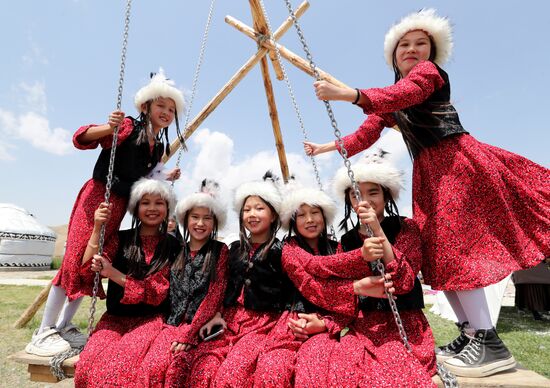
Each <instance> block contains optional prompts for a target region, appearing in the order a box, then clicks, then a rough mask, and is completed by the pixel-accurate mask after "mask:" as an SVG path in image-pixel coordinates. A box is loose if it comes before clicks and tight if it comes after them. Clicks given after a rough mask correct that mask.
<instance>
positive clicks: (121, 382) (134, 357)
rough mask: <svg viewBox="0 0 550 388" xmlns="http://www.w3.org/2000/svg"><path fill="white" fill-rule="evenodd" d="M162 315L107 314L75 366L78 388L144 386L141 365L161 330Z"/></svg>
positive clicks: (76, 385)
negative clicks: (141, 379)
mask: <svg viewBox="0 0 550 388" xmlns="http://www.w3.org/2000/svg"><path fill="white" fill-rule="evenodd" d="M162 325H163V322H162V316H161V315H155V316H151V317H144V318H139V317H119V316H114V315H110V314H108V313H105V314H104V315H103V316H102V317H101V320H100V321H99V322H98V324H97V327H96V329H95V330H94V333H93V334H92V336H91V337H90V339H89V340H88V343H87V344H86V346H85V347H84V350H83V351H82V353H80V359H79V361H78V363H77V364H76V371H75V378H74V381H75V387H76V388H79V387H82V388H85V387H88V388H89V387H113V386H114V387H141V386H142V385H141V383H140V381H139V375H140V373H141V369H140V364H141V362H142V360H143V359H144V357H145V354H146V353H147V351H148V349H149V347H150V346H151V344H152V343H153V341H154V340H155V338H156V336H157V335H158V333H160V331H161V329H162Z"/></svg>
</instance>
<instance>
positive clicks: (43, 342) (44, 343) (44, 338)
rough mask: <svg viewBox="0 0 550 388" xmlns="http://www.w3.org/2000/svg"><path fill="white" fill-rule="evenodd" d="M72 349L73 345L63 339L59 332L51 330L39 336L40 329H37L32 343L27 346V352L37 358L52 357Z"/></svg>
mask: <svg viewBox="0 0 550 388" xmlns="http://www.w3.org/2000/svg"><path fill="white" fill-rule="evenodd" d="M70 348H71V345H70V344H69V343H68V342H67V341H65V340H64V339H63V338H61V336H60V335H59V332H58V331H57V330H55V329H53V328H49V329H46V330H44V331H43V332H42V333H40V334H38V329H36V330H35V331H34V334H33V336H32V340H31V342H29V343H28V344H27V346H25V352H27V353H29V354H35V355H37V356H45V357H50V356H54V355H56V354H58V353H62V352H64V351H66V350H69V349H70Z"/></svg>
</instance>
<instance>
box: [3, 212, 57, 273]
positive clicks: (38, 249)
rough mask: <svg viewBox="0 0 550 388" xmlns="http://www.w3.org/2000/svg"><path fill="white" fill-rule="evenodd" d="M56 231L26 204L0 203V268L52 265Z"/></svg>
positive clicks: (37, 267)
mask: <svg viewBox="0 0 550 388" xmlns="http://www.w3.org/2000/svg"><path fill="white" fill-rule="evenodd" d="M55 240H56V234H55V232H54V231H53V230H51V229H50V228H48V227H47V226H44V225H42V224H41V223H40V222H39V221H38V220H37V219H36V218H35V217H34V216H33V215H32V214H31V213H29V212H28V211H26V210H25V209H23V208H20V207H18V206H15V205H12V204H9V203H0V270H2V269H18V268H19V269H24V268H28V269H49V268H50V265H51V263H52V254H53V252H54V248H55Z"/></svg>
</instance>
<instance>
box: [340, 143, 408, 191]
mask: <svg viewBox="0 0 550 388" xmlns="http://www.w3.org/2000/svg"><path fill="white" fill-rule="evenodd" d="M385 154H387V152H385V151H383V150H379V152H378V153H376V154H367V155H366V156H365V157H364V158H363V159H362V160H361V161H359V162H357V163H355V164H354V165H353V166H352V167H351V169H352V171H353V175H354V178H355V181H356V182H357V183H359V182H372V183H378V184H379V185H380V186H384V187H385V188H387V189H388V190H389V191H390V193H391V196H392V198H393V200H394V201H397V199H398V198H399V192H400V191H401V189H402V188H403V171H401V170H398V169H397V168H395V166H393V165H392V164H391V163H390V162H389V161H388V160H387V159H386V158H384V155H385ZM332 187H333V189H334V193H335V194H336V196H337V197H338V198H340V199H341V200H343V201H345V196H346V190H347V189H348V188H350V187H351V181H350V179H349V176H348V170H347V169H346V168H345V167H343V168H341V169H339V170H338V172H337V173H336V175H335V177H334V181H333V184H332Z"/></svg>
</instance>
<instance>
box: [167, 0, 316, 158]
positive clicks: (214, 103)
mask: <svg viewBox="0 0 550 388" xmlns="http://www.w3.org/2000/svg"><path fill="white" fill-rule="evenodd" d="M308 6H309V4H308V3H307V2H304V3H302V4H301V5H300V7H298V8H297V9H296V12H295V14H296V17H297V18H299V17H300V16H302V15H303V14H304V12H305V10H306V9H307V8H308ZM290 27H292V18H291V17H290V16H289V17H288V18H287V19H286V20H285V21H284V23H283V24H281V26H280V27H279V28H278V29H277V31H275V33H274V34H273V37H274V38H275V40H277V39H279V38H280V37H281V36H283V35H284V34H285V33H286V32H287V31H288V30H289V29H290ZM267 51H268V49H266V48H260V49H259V50H258V52H257V53H256V54H254V55H253V56H252V57H251V58H250V59H249V60H248V61H247V62H246V63H245V64H244V65H243V66H242V67H241V68H240V69H239V70H238V71H237V72H236V73H235V74H234V75H233V77H231V79H230V80H229V81H228V82H227V83H226V84H225V85H224V86H223V87H222V88H221V90H220V91H219V92H218V93H217V94H216V95H215V96H214V98H212V100H210V101H209V102H208V103H207V104H206V105H205V106H204V108H203V109H202V110H201V111H200V112H199V114H198V115H197V116H195V118H194V119H193V120H192V121H191V122H190V123H189V125H188V127H187V130H186V132H185V134H184V135H183V136H184V139H185V140H187V139H189V137H190V136H191V135H192V134H193V132H195V130H196V129H197V128H198V127H199V125H201V124H202V122H203V121H204V120H206V118H207V117H208V116H209V115H210V113H212V112H213V111H214V109H216V108H217V107H218V105H220V103H221V102H222V101H223V100H224V99H225V97H227V95H228V94H229V93H230V92H231V91H232V90H233V89H234V88H235V86H237V84H238V83H239V82H240V81H241V80H242V79H243V78H244V76H245V75H246V74H248V72H249V71H250V70H251V69H252V67H254V65H255V64H256V63H258V62H259V61H260V59H261V58H262V57H263V56H265V55H266V54H267ZM179 146H180V141H179V139H176V140H174V141H173V142H172V144H170V156H168V155H166V154H164V156H163V157H162V162H163V163H166V162H167V161H168V160H169V159H170V158H171V157H172V156H173V155H174V154H175V153H176V150H177V149H178V148H179Z"/></svg>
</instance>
